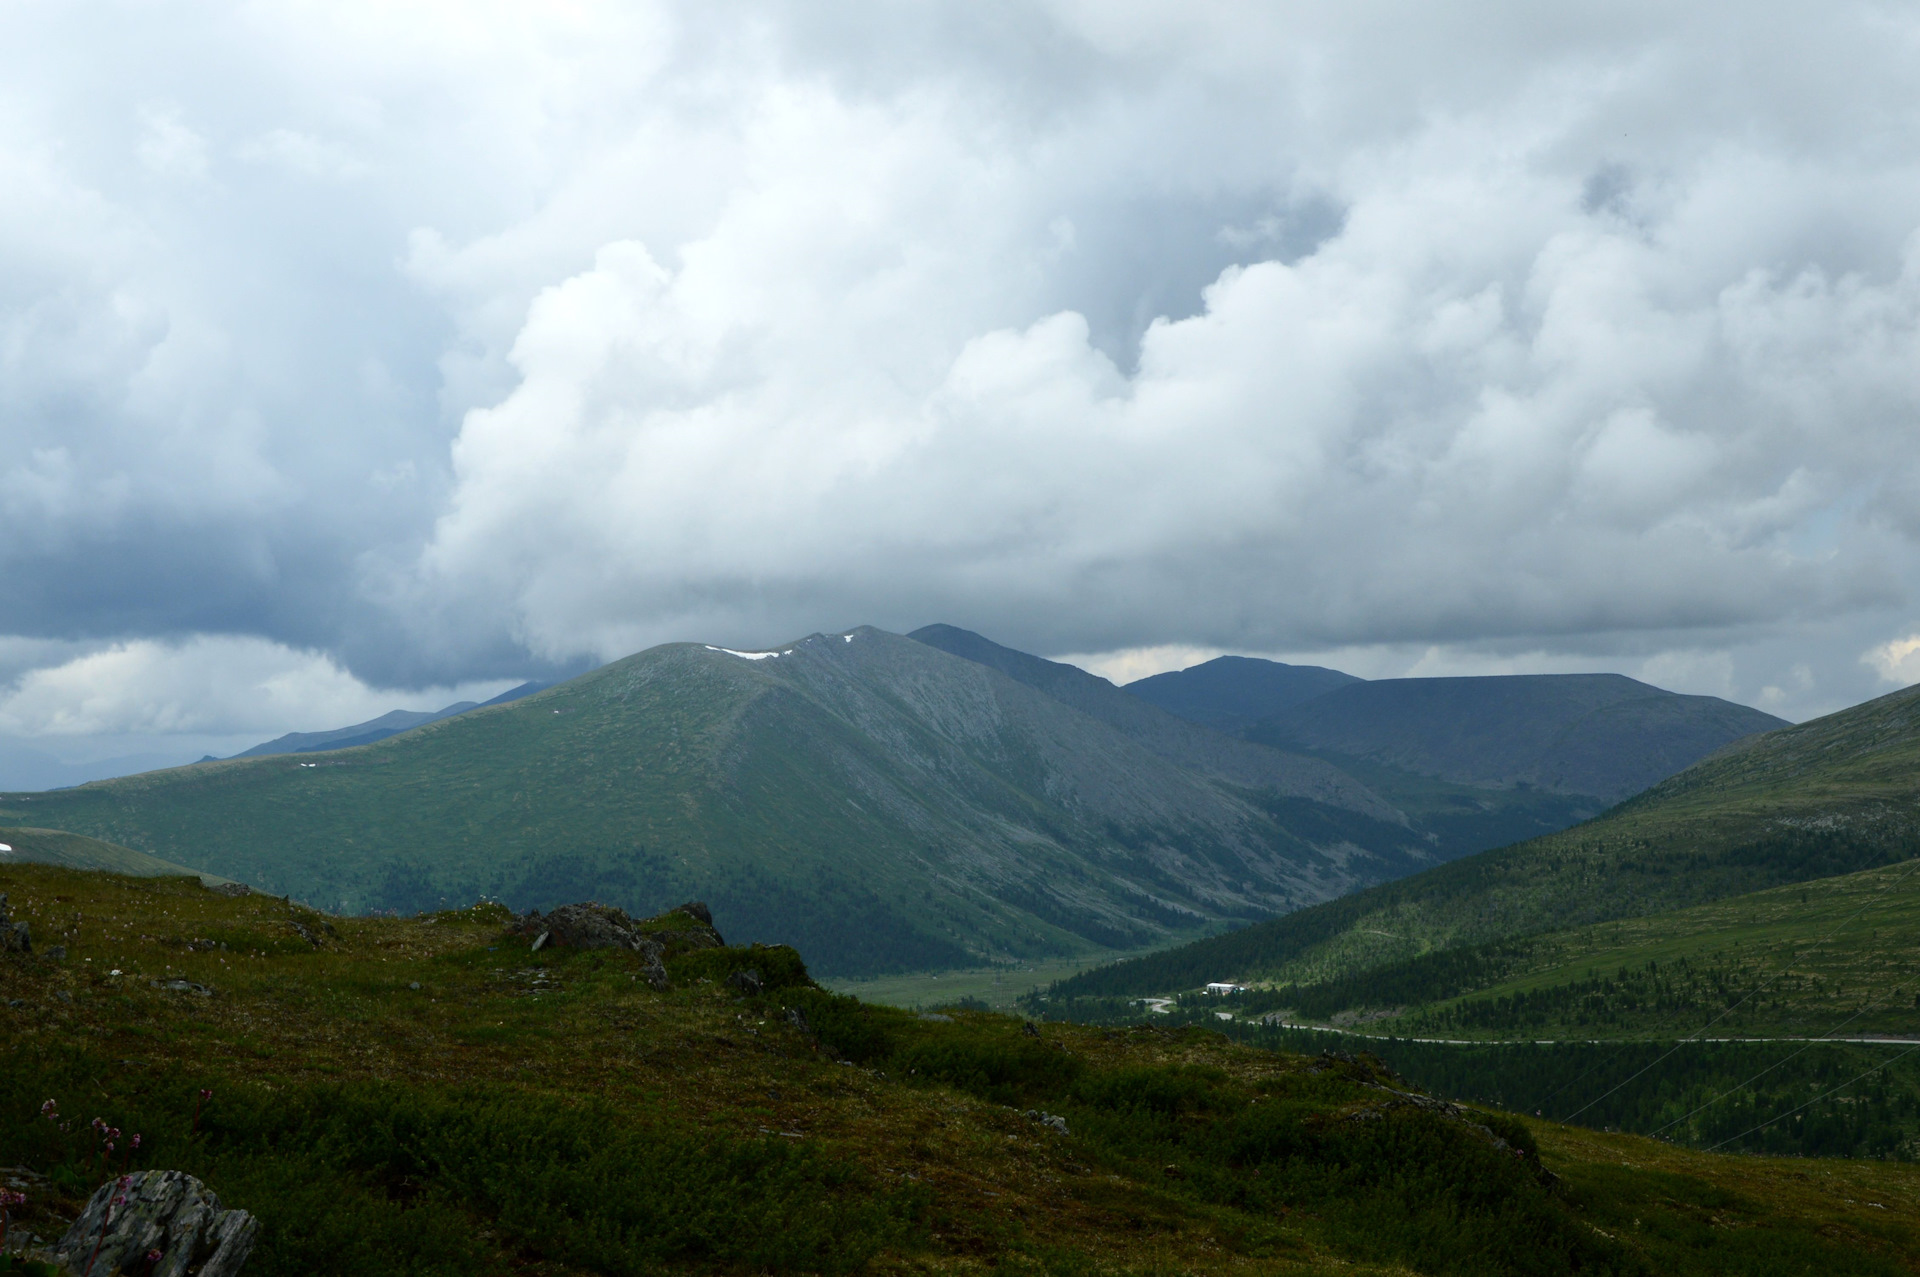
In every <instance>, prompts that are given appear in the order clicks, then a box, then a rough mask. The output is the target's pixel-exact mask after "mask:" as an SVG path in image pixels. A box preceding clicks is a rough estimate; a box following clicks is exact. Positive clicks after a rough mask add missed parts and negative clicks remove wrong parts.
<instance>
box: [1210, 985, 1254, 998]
mask: <svg viewBox="0 0 1920 1277" xmlns="http://www.w3.org/2000/svg"><path fill="white" fill-rule="evenodd" d="M1246 991H1247V986H1246V985H1244V984H1226V983H1224V982H1221V981H1215V982H1214V983H1212V984H1210V985H1208V986H1207V992H1208V993H1211V994H1213V995H1214V996H1215V997H1220V998H1224V997H1226V996H1227V995H1228V994H1229V993H1245V992H1246Z"/></svg>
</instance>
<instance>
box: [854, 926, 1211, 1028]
mask: <svg viewBox="0 0 1920 1277" xmlns="http://www.w3.org/2000/svg"><path fill="white" fill-rule="evenodd" d="M1192 938H1193V937H1191V936H1180V937H1178V938H1176V939H1174V940H1170V941H1168V942H1167V944H1166V945H1164V946H1161V947H1163V948H1171V947H1173V946H1174V945H1178V944H1184V943H1186V942H1187V941H1188V940H1190V939H1192ZM1146 952H1151V950H1144V949H1103V950H1097V951H1094V952H1091V953H1085V954H1079V955H1076V956H1074V957H1071V958H1052V959H1042V960H1038V961H1034V962H1024V963H1013V964H1007V965H1003V966H992V967H955V968H949V969H946V970H941V971H913V972H908V973H907V974H904V975H889V976H874V977H872V978H870V979H837V978H828V979H824V980H822V981H821V983H822V984H824V985H825V986H826V987H827V988H829V989H832V990H833V991H834V992H835V993H845V994H849V995H851V996H853V997H856V998H859V999H860V1000H861V1001H862V1002H875V1003H879V1004H881V1005H883V1006H892V1007H905V1008H906V1009H908V1010H911V1011H919V1010H931V1009H934V1008H937V1007H951V1006H961V1005H967V1006H971V1005H973V1004H975V1003H979V1004H982V1005H984V1006H986V1007H990V1008H992V1009H993V1010H995V1011H1010V1010H1013V1009H1014V1008H1015V1007H1016V1006H1017V1005H1018V1004H1019V1001H1020V999H1021V998H1023V997H1026V996H1028V995H1030V994H1032V993H1034V992H1036V991H1037V990H1040V989H1044V988H1046V987H1047V985H1049V984H1051V983H1052V982H1053V981H1055V980H1064V979H1066V978H1067V977H1068V976H1071V975H1078V974H1079V973H1080V972H1082V971H1085V970H1087V969H1088V968H1090V967H1097V966H1102V965H1104V964H1106V963H1109V962H1118V961H1121V960H1122V959H1125V958H1137V957H1139V956H1140V955H1141V954H1142V953H1146Z"/></svg>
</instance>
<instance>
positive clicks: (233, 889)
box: [207, 882, 253, 896]
mask: <svg viewBox="0 0 1920 1277" xmlns="http://www.w3.org/2000/svg"><path fill="white" fill-rule="evenodd" d="M207 890H208V891H217V892H219V893H220V894H221V895H223V896H250V895H252V894H253V888H252V887H249V886H248V885H247V884H246V883H244V882H217V883H210V884H208V886H207Z"/></svg>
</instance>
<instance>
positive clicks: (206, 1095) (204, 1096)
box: [200, 1091, 213, 1100]
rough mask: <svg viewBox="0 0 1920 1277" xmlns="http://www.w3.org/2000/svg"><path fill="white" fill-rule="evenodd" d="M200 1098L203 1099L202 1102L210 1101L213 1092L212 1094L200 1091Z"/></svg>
mask: <svg viewBox="0 0 1920 1277" xmlns="http://www.w3.org/2000/svg"><path fill="white" fill-rule="evenodd" d="M200 1098H201V1099H203V1100H210V1099H212V1098H213V1092H212V1091H202V1092H200Z"/></svg>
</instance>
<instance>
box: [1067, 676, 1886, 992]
mask: <svg viewBox="0 0 1920 1277" xmlns="http://www.w3.org/2000/svg"><path fill="white" fill-rule="evenodd" d="M1917 834H1920V688H1908V689H1906V690H1905V691H1901V692H1895V693H1893V694H1892V695H1889V696H1884V697H1881V698H1879V699H1878V700H1874V701H1869V702H1867V703H1866V704H1864V705H1858V706H1855V707H1853V708H1852V709H1848V710H1843V711H1841V712H1840V713H1837V714H1832V715H1829V716H1828V717H1826V718H1822V719H1816V720H1814V721H1812V722H1809V723H1803V724H1800V725H1799V726H1796V727H1787V728H1783V729H1781V730H1779V731H1776V732H1771V733H1768V734H1766V735H1763V736H1758V737H1753V738H1749V739H1745V740H1742V741H1740V742H1737V743H1736V744H1734V745H1732V746H1730V747H1728V748H1726V749H1724V750H1722V751H1720V752H1719V753H1717V754H1715V755H1713V756H1712V757H1710V758H1708V759H1706V760H1704V761H1703V762H1701V763H1698V764H1696V765H1695V766H1694V767H1692V768H1689V769H1688V770H1687V771H1685V772H1682V773H1681V774H1680V775H1678V776H1675V777H1673V778H1672V779H1670V780H1668V781H1665V782H1663V783H1662V784H1660V785H1657V786H1655V787H1654V788H1653V789H1651V790H1649V791H1647V792H1646V793H1644V794H1641V795H1640V796H1638V797H1636V798H1634V799H1632V800H1630V801H1628V802H1626V803H1623V804H1622V805H1620V806H1619V807H1616V808H1614V809H1613V810H1612V811H1610V812H1608V813H1606V814H1605V815H1603V816H1601V817H1600V818H1598V819H1596V820H1593V821H1590V822H1588V823H1587V824H1584V825H1580V826H1577V827H1575V828H1573V829H1569V830H1566V831H1564V832H1562V833H1558V834H1554V835H1551V836H1549V837H1545V838H1539V839H1535V840H1533V841H1531V842H1527V843H1522V844H1519V845H1517V846H1513V847H1507V848H1502V849H1500V850H1497V851H1491V852H1485V853H1483V854H1481V855H1478V856H1473V857H1469V858H1467V859H1465V860H1459V861H1455V862H1453V863H1450V864H1447V865H1442V866H1439V867H1437V868H1435V869H1431V870H1428V871H1426V872H1424V873H1421V874H1419V875H1417V876H1414V877H1411V878H1407V879H1402V880H1400V881H1397V882H1391V883H1387V884H1385V885H1383V886H1379V887H1374V888H1370V889H1367V890H1365V891H1361V892H1358V893H1356V894H1354V895H1352V896H1349V897H1346V898H1344V899H1341V900H1336V901H1332V902H1330V903H1328V904H1325V905H1320V906H1317V907H1315V908H1311V909H1305V910H1301V911H1299V912H1297V913H1293V914H1290V915H1287V916H1286V917H1282V918H1277V919H1274V920H1272V921H1269V922H1265V923H1260V924H1257V925H1255V926H1251V927H1248V928H1246V929H1244V930H1242V931H1238V932H1235V933H1233V934H1230V935H1226V936H1220V937H1216V938H1214V939H1210V940H1205V941H1201V942H1198V943H1196V944H1194V945H1189V946H1184V947H1182V948H1179V949H1174V950H1170V951H1167V952H1165V953H1161V954H1156V955H1153V956H1151V957H1148V958H1143V959H1139V960H1136V961H1133V962H1128V963H1121V964H1117V965H1115V966H1112V967H1107V968H1102V969H1098V970H1095V971H1090V972H1087V973H1085V974H1083V975H1081V976H1077V977H1075V978H1074V979H1072V980H1069V981H1065V982H1063V984H1062V985H1061V986H1060V992H1061V993H1062V994H1064V995H1109V996H1110V995H1121V994H1137V993H1153V992H1160V991H1164V990H1169V989H1178V988H1188V987H1194V986H1197V985H1199V984H1202V983H1205V982H1206V981H1208V980H1221V979H1230V978H1238V979H1251V978H1262V979H1275V980H1281V981H1289V982H1302V983H1310V982H1315V981H1323V980H1330V979H1336V978H1339V977H1342V976H1347V975H1351V974H1354V973H1357V972H1363V971H1367V970H1369V969H1371V968H1375V967H1379V966H1382V965H1384V964H1388V963H1393V962H1398V961H1402V960H1404V959H1408V958H1413V957H1417V956H1419V955H1420V954H1423V953H1426V952H1429V951H1431V950H1437V949H1448V948H1454V947H1457V946H1462V945H1472V944H1479V943H1484V942H1489V941H1495V940H1502V939H1509V938H1513V937H1521V936H1530V935H1534V934H1538V933H1541V932H1546V931H1557V930H1564V929H1568V928H1571V927H1577V926H1582V925H1588V924H1592V923H1598V922H1604V921H1609V920H1612V919H1619V918H1634V917H1643V916H1646V915H1650V914H1655V913H1660V912H1664V911H1667V910H1671V909H1679V908H1686V907H1689V906H1693V905H1698V904H1704V903H1707V902H1710V901H1714V900H1721V899H1725V898H1728V897H1731V896H1738V895H1743V894H1746V893H1748V892H1753V891H1759V890H1764V889H1766V888H1768V887H1774V886H1780V885H1783V884H1788V883H1799V882H1809V881H1811V880H1814V879H1819V878H1827V877H1832V876H1836V875H1840V874H1846V873H1852V872H1856V871H1859V870H1862V869H1868V868H1873V867H1875V866H1879V865H1884V864H1891V863H1895V862H1898V861H1904V860H1906V859H1907V858H1909V857H1910V856H1911V855H1912V854H1913V850H1914V847H1915V838H1916V835H1917Z"/></svg>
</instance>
